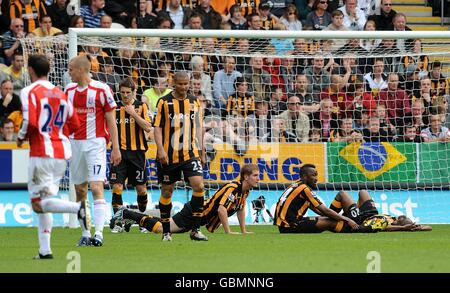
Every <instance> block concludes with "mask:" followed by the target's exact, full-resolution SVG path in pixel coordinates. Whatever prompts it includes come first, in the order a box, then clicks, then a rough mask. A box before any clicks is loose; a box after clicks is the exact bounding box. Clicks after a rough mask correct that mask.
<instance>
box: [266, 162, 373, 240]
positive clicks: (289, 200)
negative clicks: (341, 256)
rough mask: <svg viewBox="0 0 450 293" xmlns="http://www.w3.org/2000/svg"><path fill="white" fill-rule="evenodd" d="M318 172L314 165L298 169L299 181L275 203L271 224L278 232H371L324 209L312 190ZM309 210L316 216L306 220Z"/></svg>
mask: <svg viewBox="0 0 450 293" xmlns="http://www.w3.org/2000/svg"><path fill="white" fill-rule="evenodd" d="M317 176H318V175H317V170H316V167H315V166H314V165H311V164H305V165H303V166H302V167H301V169H300V180H299V181H298V182H296V183H294V184H292V185H290V186H289V187H288V188H287V189H286V190H285V191H284V192H283V194H282V195H281V197H280V199H279V200H278V203H277V207H276V210H275V221H274V225H277V226H278V229H279V231H280V233H320V232H322V231H325V230H329V231H333V232H338V233H339V232H350V231H351V230H353V232H356V230H358V231H359V232H370V231H368V230H370V228H369V227H362V226H360V225H358V224H356V223H355V221H353V220H352V219H350V218H348V217H345V216H342V215H340V214H338V213H336V212H335V211H333V210H332V209H329V208H327V207H326V206H325V205H324V204H323V203H322V202H321V201H320V200H319V199H318V198H317V197H316V194H315V193H314V192H313V191H312V189H313V188H316V186H317V185H316V184H317ZM308 208H309V209H312V210H313V211H314V212H316V213H317V214H319V215H320V216H319V217H305V214H306V211H307V210H308Z"/></svg>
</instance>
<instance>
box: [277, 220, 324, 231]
mask: <svg viewBox="0 0 450 293" xmlns="http://www.w3.org/2000/svg"><path fill="white" fill-rule="evenodd" d="M318 220H319V218H318V217H303V218H301V219H300V220H297V221H295V222H293V223H289V227H281V226H278V230H279V231H280V233H321V232H322V231H320V230H319V229H317V227H316V224H317V221H318Z"/></svg>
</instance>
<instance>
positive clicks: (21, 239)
mask: <svg viewBox="0 0 450 293" xmlns="http://www.w3.org/2000/svg"><path fill="white" fill-rule="evenodd" d="M233 229H234V230H235V231H238V227H233ZM248 229H249V230H250V231H253V232H255V234H250V235H226V234H224V233H223V232H222V231H223V230H222V229H221V228H220V229H219V230H218V231H217V232H216V233H214V234H210V233H207V232H206V233H205V234H206V235H207V236H208V237H209V239H210V241H208V242H194V241H191V240H190V239H189V235H188V233H186V234H174V235H173V239H174V241H173V242H171V243H163V242H161V235H156V234H142V233H140V232H139V231H138V229H137V228H136V227H133V228H132V231H131V232H130V233H122V234H111V233H110V232H109V231H108V230H107V229H105V239H104V246H103V247H76V246H75V244H76V242H77V241H78V239H79V237H80V235H81V233H80V230H79V229H68V228H54V229H53V232H52V250H53V255H54V257H55V259H53V260H33V259H32V257H33V256H34V255H36V254H37V250H38V240H37V231H36V228H1V229H0V248H1V249H0V259H1V262H0V272H61V273H62V272H66V267H67V266H68V264H69V262H70V260H68V259H67V255H68V253H69V252H71V251H76V252H79V254H80V257H81V262H80V267H81V272H230V273H234V272H257V273H258V272H268V273H271V272H366V267H367V265H368V263H369V260H367V254H368V252H370V251H377V252H378V253H380V256H381V271H382V272H450V246H449V245H448V243H449V242H450V225H433V231H431V232H395V233H394V232H393V233H386V232H384V233H376V234H333V233H330V232H324V233H321V234H296V235H294V234H291V235H287V234H279V233H278V230H277V229H276V227H274V226H271V225H259V226H248ZM203 231H205V229H203Z"/></svg>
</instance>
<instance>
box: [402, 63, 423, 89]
mask: <svg viewBox="0 0 450 293" xmlns="http://www.w3.org/2000/svg"><path fill="white" fill-rule="evenodd" d="M401 84H402V88H403V89H404V90H405V91H406V93H407V94H408V95H413V94H414V91H417V89H419V88H420V77H419V67H418V66H417V64H414V63H413V64H408V66H407V67H406V70H405V75H404V76H403V77H402V82H401Z"/></svg>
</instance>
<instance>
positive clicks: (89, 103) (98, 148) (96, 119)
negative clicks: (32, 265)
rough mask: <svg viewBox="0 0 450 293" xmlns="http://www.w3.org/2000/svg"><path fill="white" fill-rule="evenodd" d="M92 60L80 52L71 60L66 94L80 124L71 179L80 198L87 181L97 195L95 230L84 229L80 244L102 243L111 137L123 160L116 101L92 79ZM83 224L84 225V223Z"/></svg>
mask: <svg viewBox="0 0 450 293" xmlns="http://www.w3.org/2000/svg"><path fill="white" fill-rule="evenodd" d="M90 71H91V63H90V61H89V59H88V57H87V56H78V57H75V58H73V59H72V60H70V62H69V74H70V77H71V78H72V81H73V83H70V84H69V85H68V86H67V87H66V94H67V97H68V98H69V100H70V101H71V102H73V105H74V108H75V111H76V112H77V114H78V117H79V120H80V127H79V128H78V130H77V131H75V133H74V135H73V136H71V141H70V142H71V144H72V150H73V156H72V160H71V161H70V180H71V182H72V183H73V184H74V185H75V192H76V195H77V200H85V199H86V197H87V191H88V182H89V185H90V187H91V191H92V195H93V197H94V224H95V234H94V237H92V238H91V231H90V230H87V229H82V236H81V239H80V241H79V242H78V246H89V245H91V244H92V245H94V246H102V245H103V227H104V224H105V217H106V201H105V196H104V192H103V183H104V181H105V180H106V145H107V144H108V142H109V139H110V136H111V141H112V146H113V148H112V151H111V163H112V164H113V165H117V164H119V163H120V160H121V154H120V151H119V150H120V148H119V141H118V135H117V126H116V113H115V108H116V102H115V101H114V97H113V93H112V91H111V89H110V88H109V86H108V85H106V84H104V83H102V82H100V81H96V80H92V79H91V77H90V74H89V72H90ZM81 227H82V228H83V226H81Z"/></svg>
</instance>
